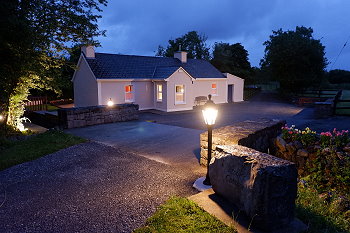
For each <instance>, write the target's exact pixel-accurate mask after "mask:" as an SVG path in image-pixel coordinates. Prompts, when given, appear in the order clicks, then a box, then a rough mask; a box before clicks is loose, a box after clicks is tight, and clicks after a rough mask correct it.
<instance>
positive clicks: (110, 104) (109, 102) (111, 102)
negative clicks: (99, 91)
mask: <svg viewBox="0 0 350 233" xmlns="http://www.w3.org/2000/svg"><path fill="white" fill-rule="evenodd" d="M113 104H114V103H113V101H112V98H109V100H108V102H107V105H108V107H111V106H113Z"/></svg>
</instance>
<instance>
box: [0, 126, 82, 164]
mask: <svg viewBox="0 0 350 233" xmlns="http://www.w3.org/2000/svg"><path fill="white" fill-rule="evenodd" d="M84 141H85V139H82V138H79V137H76V136H73V135H70V134H65V133H63V132H61V131H56V130H50V131H47V132H45V133H43V134H39V135H33V136H30V138H28V139H27V140H22V141H11V140H4V139H3V140H0V170H3V169H6V168H9V167H11V166H14V165H17V164H20V163H24V162H27V161H31V160H34V159H37V158H39V157H42V156H45V155H47V154H51V153H53V152H56V151H58V150H61V149H63V148H66V147H69V146H72V145H75V144H78V143H81V142H84Z"/></svg>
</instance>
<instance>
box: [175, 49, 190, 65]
mask: <svg viewBox="0 0 350 233" xmlns="http://www.w3.org/2000/svg"><path fill="white" fill-rule="evenodd" d="M174 58H177V59H179V60H180V61H181V62H182V63H186V62H187V52H185V51H178V52H175V53H174Z"/></svg>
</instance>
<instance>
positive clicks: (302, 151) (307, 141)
mask: <svg viewBox="0 0 350 233" xmlns="http://www.w3.org/2000/svg"><path fill="white" fill-rule="evenodd" d="M275 145H276V156H277V157H281V158H284V159H286V160H289V161H292V162H294V163H296V165H297V168H298V173H299V176H300V177H305V176H308V179H309V180H310V181H311V182H312V183H313V184H315V186H316V188H317V189H318V190H319V191H320V192H325V191H329V190H333V189H336V190H337V191H338V192H340V193H350V137H349V131H348V130H342V131H338V130H337V129H334V130H333V131H329V132H321V133H320V134H317V133H316V132H315V131H312V130H311V129H309V128H306V129H305V130H299V129H296V128H295V126H291V127H288V126H287V125H286V126H284V127H282V135H281V137H278V138H277V139H276V141H275Z"/></svg>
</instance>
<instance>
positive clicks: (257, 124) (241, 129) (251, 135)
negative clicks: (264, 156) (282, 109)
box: [200, 119, 286, 166]
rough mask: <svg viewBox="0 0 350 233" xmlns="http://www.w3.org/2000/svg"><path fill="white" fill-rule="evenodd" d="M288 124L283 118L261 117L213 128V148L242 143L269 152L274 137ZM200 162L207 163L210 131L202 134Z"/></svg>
mask: <svg viewBox="0 0 350 233" xmlns="http://www.w3.org/2000/svg"><path fill="white" fill-rule="evenodd" d="M285 124H286V122H285V121H281V120H270V119H259V120H256V121H243V122H239V123H236V124H233V125H230V126H225V127H221V128H217V129H214V130H213V150H214V149H215V148H216V146H218V145H242V146H246V147H249V148H252V149H255V150H257V151H260V152H264V153H267V152H269V149H273V148H274V146H273V141H274V139H275V138H276V137H277V136H278V135H280V134H281V132H282V131H281V128H282V126H284V125H285ZM200 145H201V158H200V164H201V165H204V166H206V165H207V157H208V132H205V133H202V134H201V135H200Z"/></svg>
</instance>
